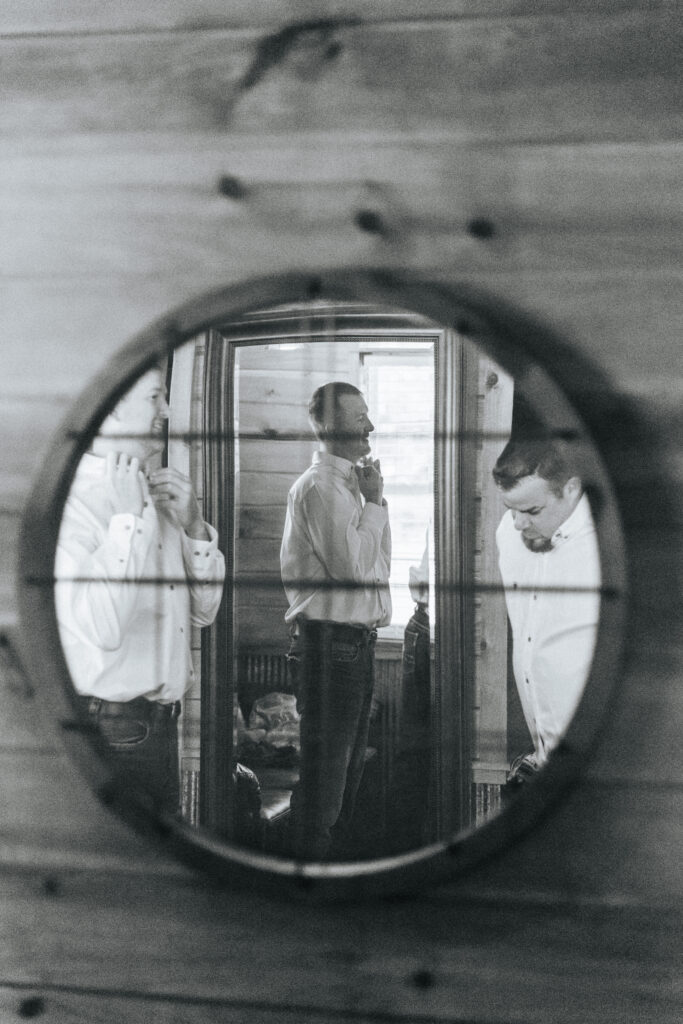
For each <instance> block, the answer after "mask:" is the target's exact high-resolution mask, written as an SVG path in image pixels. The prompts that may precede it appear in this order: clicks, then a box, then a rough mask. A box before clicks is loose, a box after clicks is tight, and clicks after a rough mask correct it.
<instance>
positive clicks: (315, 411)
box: [308, 380, 361, 440]
mask: <svg viewBox="0 0 683 1024" xmlns="http://www.w3.org/2000/svg"><path fill="white" fill-rule="evenodd" d="M360 393H361V392H360V391H359V390H358V388H357V387H354V385H353V384H349V383H348V382H347V381H345V380H333V381H330V383H329V384H323V385H322V386H321V387H319V388H316V390H315V391H314V392H313V397H312V398H311V400H310V402H309V403H308V415H309V416H310V419H311V423H312V424H313V429H314V430H315V434H316V437H318V438H320V439H321V440H322V439H323V438H325V436H326V435H327V432H326V430H325V423H326V422H329V421H330V419H332V421H334V418H335V416H336V414H337V408H338V406H339V399H340V398H341V396H342V395H360Z"/></svg>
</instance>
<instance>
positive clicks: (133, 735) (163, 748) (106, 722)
mask: <svg viewBox="0 0 683 1024" xmlns="http://www.w3.org/2000/svg"><path fill="white" fill-rule="evenodd" d="M81 706H82V708H83V711H84V713H85V714H86V715H87V716H88V718H89V720H90V722H91V724H92V725H95V726H96V727H97V729H98V731H99V733H100V735H101V736H102V738H103V739H104V740H106V742H107V744H108V747H109V753H110V754H111V758H112V760H113V761H114V763H115V765H116V768H117V769H118V771H119V773H120V775H121V776H122V777H124V778H126V779H128V780H129V781H130V782H131V784H132V785H134V786H137V787H139V788H140V789H143V790H145V792H147V793H149V794H150V795H151V796H152V798H153V800H154V803H155V805H156V807H157V809H158V810H159V811H161V812H164V813H166V814H170V815H177V814H178V812H179V804H180V792H179V791H180V785H179V764H178V715H179V714H180V702H179V701H176V703H175V704H161V703H159V701H149V700H146V699H145V698H144V697H137V698H136V699H135V700H131V701H126V702H118V701H107V700H101V699H100V698H99V697H81Z"/></svg>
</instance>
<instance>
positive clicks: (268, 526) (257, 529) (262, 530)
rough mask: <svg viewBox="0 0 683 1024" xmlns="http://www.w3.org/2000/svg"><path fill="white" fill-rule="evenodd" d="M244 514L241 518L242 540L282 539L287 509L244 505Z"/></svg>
mask: <svg viewBox="0 0 683 1024" xmlns="http://www.w3.org/2000/svg"><path fill="white" fill-rule="evenodd" d="M242 511H243V516H242V518H241V520H240V540H241V542H245V541H248V540H252V539H256V540H258V541H259V542H260V541H262V540H276V541H277V542H278V543H279V542H280V540H281V539H282V531H283V528H284V525H285V509H284V507H283V508H274V507H263V506H261V507H255V506H249V507H246V506H243V508H242Z"/></svg>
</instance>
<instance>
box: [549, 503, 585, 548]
mask: <svg viewBox="0 0 683 1024" xmlns="http://www.w3.org/2000/svg"><path fill="white" fill-rule="evenodd" d="M586 528H590V529H593V528H594V523H593V516H592V514H591V507H590V503H589V501H588V498H587V497H586V495H585V494H582V495H581V497H580V498H579V500H578V502H577V505H576V508H575V509H574V511H573V512H572V514H571V515H570V516H569V517H568V518H567V519H565V521H564V522H563V523H562V524H561V525H560V526H558V528H557V529H556V530H555V533H554V534H553V536H552V545H553V547H555V546H556V545H557V544H563V543H564V542H565V541H567V540H571V538H572V537H576V535H577V533H581V532H583V531H584V530H585V529H586Z"/></svg>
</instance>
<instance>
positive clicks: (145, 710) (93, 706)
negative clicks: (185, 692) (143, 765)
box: [80, 697, 182, 722]
mask: <svg viewBox="0 0 683 1024" xmlns="http://www.w3.org/2000/svg"><path fill="white" fill-rule="evenodd" d="M80 701H81V704H82V707H83V708H84V710H85V711H87V712H88V713H89V714H91V715H95V714H102V715H104V716H105V717H107V718H117V717H124V716H125V717H126V718H130V717H131V716H132V715H139V716H140V717H141V718H144V719H145V721H148V722H149V721H151V720H152V719H153V718H178V716H179V715H180V712H181V709H182V705H181V703H180V701H179V700H176V701H172V702H171V703H169V704H164V703H162V702H161V701H160V700H147V698H146V697H135V698H134V699H133V700H126V701H116V700H103V699H102V698H101V697H81V698H80Z"/></svg>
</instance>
